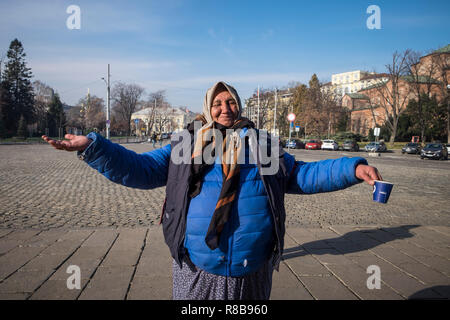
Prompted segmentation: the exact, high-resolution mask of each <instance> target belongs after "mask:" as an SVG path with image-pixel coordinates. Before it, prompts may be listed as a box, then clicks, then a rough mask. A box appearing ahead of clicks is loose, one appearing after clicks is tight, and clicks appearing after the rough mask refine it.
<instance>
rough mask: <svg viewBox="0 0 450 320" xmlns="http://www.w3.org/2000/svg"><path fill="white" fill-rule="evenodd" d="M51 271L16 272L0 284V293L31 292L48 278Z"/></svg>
mask: <svg viewBox="0 0 450 320" xmlns="http://www.w3.org/2000/svg"><path fill="white" fill-rule="evenodd" d="M50 274H51V271H18V272H16V273H14V274H13V275H11V276H10V277H8V278H7V279H6V280H4V281H3V282H2V283H0V292H3V293H23V292H29V293H31V292H33V291H34V290H35V289H37V287H38V286H40V285H41V284H42V283H44V281H45V280H46V279H47V278H48V277H49V276H50Z"/></svg>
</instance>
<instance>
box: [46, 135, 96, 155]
mask: <svg viewBox="0 0 450 320" xmlns="http://www.w3.org/2000/svg"><path fill="white" fill-rule="evenodd" d="M64 138H66V139H67V140H53V139H50V138H49V137H47V136H45V135H44V136H42V139H44V140H45V141H46V142H48V143H49V144H50V145H51V146H53V148H55V149H59V150H66V151H81V152H82V151H84V149H86V148H87V147H88V146H89V144H90V143H91V142H92V140H91V139H89V138H87V137H86V136H76V135H74V134H66V135H65V136H64Z"/></svg>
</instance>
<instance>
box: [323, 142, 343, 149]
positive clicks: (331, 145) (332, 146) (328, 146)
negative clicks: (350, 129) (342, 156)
mask: <svg viewBox="0 0 450 320" xmlns="http://www.w3.org/2000/svg"><path fill="white" fill-rule="evenodd" d="M338 149H339V145H338V144H337V142H336V141H334V140H323V143H322V150H333V151H336V150H338Z"/></svg>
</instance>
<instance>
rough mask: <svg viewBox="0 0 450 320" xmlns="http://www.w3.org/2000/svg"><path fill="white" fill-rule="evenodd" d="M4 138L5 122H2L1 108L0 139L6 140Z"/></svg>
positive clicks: (5, 134)
mask: <svg viewBox="0 0 450 320" xmlns="http://www.w3.org/2000/svg"><path fill="white" fill-rule="evenodd" d="M6 136H7V132H6V126H5V121H3V115H2V113H1V108H0V138H6Z"/></svg>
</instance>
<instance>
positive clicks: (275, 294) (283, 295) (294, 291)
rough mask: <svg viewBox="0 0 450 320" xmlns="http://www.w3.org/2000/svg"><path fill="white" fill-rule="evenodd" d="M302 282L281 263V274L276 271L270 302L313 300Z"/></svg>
mask: <svg viewBox="0 0 450 320" xmlns="http://www.w3.org/2000/svg"><path fill="white" fill-rule="evenodd" d="M313 299H314V298H313V297H312V295H311V294H310V293H309V292H308V290H306V288H305V287H304V286H303V284H302V283H301V282H300V280H298V279H297V277H296V276H295V275H294V274H293V273H292V271H291V270H289V268H288V267H287V266H286V264H285V263H284V262H282V263H280V269H279V272H277V271H274V272H273V277H272V291H271V294H270V300H313Z"/></svg>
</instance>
